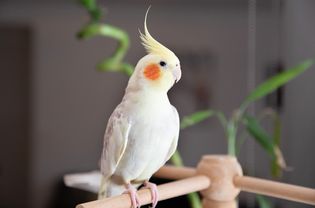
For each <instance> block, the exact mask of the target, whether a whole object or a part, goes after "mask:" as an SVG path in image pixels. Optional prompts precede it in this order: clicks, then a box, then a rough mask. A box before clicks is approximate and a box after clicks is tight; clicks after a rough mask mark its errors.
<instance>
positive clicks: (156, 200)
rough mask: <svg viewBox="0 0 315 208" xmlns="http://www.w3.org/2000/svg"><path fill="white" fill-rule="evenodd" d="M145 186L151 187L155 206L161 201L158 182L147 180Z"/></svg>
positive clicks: (153, 205)
mask: <svg viewBox="0 0 315 208" xmlns="http://www.w3.org/2000/svg"><path fill="white" fill-rule="evenodd" d="M143 188H148V189H150V191H151V196H152V208H155V207H156V205H157V203H158V201H159V192H158V190H157V186H156V184H154V183H150V182H149V181H145V182H144V186H143Z"/></svg>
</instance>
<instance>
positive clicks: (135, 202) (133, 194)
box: [124, 183, 141, 208]
mask: <svg viewBox="0 0 315 208" xmlns="http://www.w3.org/2000/svg"><path fill="white" fill-rule="evenodd" d="M126 189H127V190H126V191H125V192H124V194H127V193H128V194H129V195H130V200H131V205H132V208H140V207H141V204H140V201H139V197H138V194H137V189H136V188H135V187H133V186H132V185H131V184H130V183H128V184H127V185H126Z"/></svg>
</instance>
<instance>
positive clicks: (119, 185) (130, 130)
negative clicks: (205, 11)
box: [99, 9, 181, 208]
mask: <svg viewBox="0 0 315 208" xmlns="http://www.w3.org/2000/svg"><path fill="white" fill-rule="evenodd" d="M148 11H149V9H148ZM148 11H147V12H146V15H145V21H144V34H142V33H141V32H140V37H141V40H142V44H143V45H144V47H145V49H146V51H147V52H148V54H147V55H146V56H144V57H143V58H141V59H140V61H139V62H138V63H137V65H136V68H135V71H134V72H133V74H132V76H131V77H130V79H129V82H128V86H127V88H126V91H125V95H124V97H123V99H122V101H121V103H120V104H119V105H118V106H117V107H116V109H115V110H114V112H113V113H112V115H111V116H110V118H109V121H108V124H107V128H106V131H105V135H104V147H103V151H102V156H101V161H100V165H101V173H102V175H103V178H102V182H101V187H100V191H99V198H103V197H110V196H115V195H120V194H122V193H126V192H127V193H129V194H130V198H131V202H132V205H133V207H134V208H136V207H139V206H140V203H139V200H138V196H137V193H136V190H137V188H138V187H139V186H140V185H142V184H144V187H145V188H149V189H150V190H151V194H152V204H153V207H155V206H156V204H157V201H158V193H157V189H156V185H155V184H153V183H150V182H149V179H150V177H151V176H152V175H153V174H154V173H155V172H156V171H157V170H158V169H159V168H160V167H162V166H163V165H164V164H165V162H166V161H167V160H169V159H170V157H171V155H172V154H173V153H174V151H175V150H176V147H177V141H178V135H179V116H178V113H177V110H176V108H175V107H174V106H172V105H171V104H170V101H169V99H168V96H167V92H168V90H169V89H170V88H171V87H172V86H173V85H174V83H176V82H178V81H179V80H180V78H181V69H180V63H179V59H178V58H177V57H176V55H175V54H174V53H173V52H172V51H171V50H169V49H168V48H166V47H165V46H163V45H162V44H161V43H159V42H158V41H156V40H155V39H154V38H153V37H152V36H151V35H150V33H149V31H148V29H147V24H146V19H147V14H148Z"/></svg>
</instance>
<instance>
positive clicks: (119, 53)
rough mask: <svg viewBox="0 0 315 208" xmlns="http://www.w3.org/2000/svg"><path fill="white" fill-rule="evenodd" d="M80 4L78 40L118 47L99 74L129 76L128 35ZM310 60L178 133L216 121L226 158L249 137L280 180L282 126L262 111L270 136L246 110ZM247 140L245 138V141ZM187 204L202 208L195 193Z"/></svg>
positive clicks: (188, 122)
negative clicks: (83, 17) (101, 40)
mask: <svg viewBox="0 0 315 208" xmlns="http://www.w3.org/2000/svg"><path fill="white" fill-rule="evenodd" d="M79 2H80V4H81V5H82V6H83V7H84V8H85V9H86V10H87V11H88V13H89V16H90V20H89V22H88V23H87V24H86V25H84V26H83V28H81V30H80V32H79V33H78V35H77V37H78V38H79V39H88V38H92V37H95V36H104V37H109V38H113V39H115V40H117V41H118V46H117V48H116V50H115V51H114V53H113V55H112V56H110V57H107V58H105V59H104V60H103V61H101V62H100V63H99V64H98V66H97V68H98V70H100V71H104V72H106V71H114V72H122V73H125V74H127V75H128V76H130V75H131V74H132V72H133V69H134V66H132V65H131V64H129V63H126V62H124V57H125V55H126V53H127V51H128V49H129V36H128V34H127V33H126V32H125V31H124V30H122V29H120V28H118V27H115V26H112V25H109V24H104V23H101V18H102V9H101V8H100V7H99V6H98V5H97V4H96V0H79ZM312 64H313V60H307V61H304V62H303V63H301V64H299V65H297V66H295V67H293V68H291V69H289V70H286V71H284V72H282V73H280V74H278V75H276V76H274V77H272V78H270V79H268V80H267V81H265V82H263V83H262V84H260V85H259V86H258V87H257V88H256V89H254V90H253V91H252V92H251V93H250V94H249V95H248V96H247V97H246V98H245V100H244V101H243V102H242V103H241V105H240V107H239V108H237V109H236V110H235V111H234V112H232V114H231V116H230V117H227V116H226V115H225V114H224V113H223V112H221V111H217V110H204V111H199V112H195V113H193V114H191V115H189V116H186V117H184V118H183V119H182V120H181V129H185V128H187V127H190V126H193V125H196V124H197V123H199V122H202V121H204V120H206V119H208V118H209V117H213V116H215V117H217V118H218V120H219V121H220V123H221V125H222V126H223V129H224V133H225V137H226V138H227V152H228V154H229V155H233V156H237V154H238V153H239V152H240V149H241V145H242V144H243V142H244V139H242V138H243V137H242V136H243V135H244V133H247V134H249V135H251V137H250V138H253V139H255V141H256V142H257V143H258V144H259V145H260V146H261V147H262V148H263V149H264V150H265V151H266V153H267V154H268V155H269V156H270V158H271V170H272V174H273V175H274V176H280V174H281V170H282V169H283V168H285V162H284V159H283V157H282V154H281V151H280V147H279V146H280V137H281V123H280V118H279V115H278V114H277V113H276V112H275V111H273V110H269V111H264V112H267V113H263V114H262V115H263V116H262V117H265V116H270V117H271V118H272V120H273V123H274V129H273V134H272V135H270V134H269V133H268V132H267V131H266V130H265V129H264V128H263V127H262V126H261V124H260V123H261V122H260V121H261V119H259V118H257V117H255V116H254V115H250V114H249V113H247V109H248V106H249V105H250V104H252V103H253V102H255V101H257V100H259V99H261V98H263V97H265V96H266V95H268V94H270V93H272V92H273V91H275V90H276V89H278V88H279V87H281V86H283V85H284V84H286V83H287V82H289V81H290V80H292V79H293V78H295V77H296V76H298V75H299V74H301V73H303V72H304V71H305V70H307V69H308V68H310V66H311V65H312ZM241 126H244V127H245V128H244V130H243V131H244V132H242V133H241V134H240V133H239V129H241V128H240V127H241ZM244 138H246V137H244ZM170 161H171V162H172V163H173V164H174V165H175V166H183V161H182V158H181V156H180V154H179V152H178V151H176V152H175V154H174V155H173V156H172V158H171V160H170ZM188 199H189V202H190V203H191V206H192V207H193V208H201V207H202V206H201V202H200V198H199V196H198V194H197V193H192V194H189V195H188ZM257 201H258V203H259V204H260V206H261V207H270V203H269V202H268V201H267V200H266V199H265V198H264V197H262V196H257Z"/></svg>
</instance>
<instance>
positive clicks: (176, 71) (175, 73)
mask: <svg viewBox="0 0 315 208" xmlns="http://www.w3.org/2000/svg"><path fill="white" fill-rule="evenodd" d="M173 76H174V79H175V82H176V83H177V82H178V81H179V80H180V78H181V76H182V70H181V69H180V67H179V66H178V67H176V68H175V69H174V70H173Z"/></svg>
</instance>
